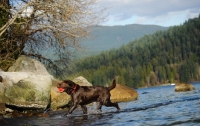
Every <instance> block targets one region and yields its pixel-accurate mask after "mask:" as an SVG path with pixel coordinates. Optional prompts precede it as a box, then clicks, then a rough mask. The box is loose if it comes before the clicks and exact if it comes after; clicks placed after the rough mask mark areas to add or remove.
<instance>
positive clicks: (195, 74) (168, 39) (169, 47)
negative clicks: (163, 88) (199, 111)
mask: <svg viewBox="0 0 200 126" xmlns="http://www.w3.org/2000/svg"><path fill="white" fill-rule="evenodd" d="M138 31H139V30H138ZM69 68H70V69H68V70H70V71H69V72H65V74H66V76H67V75H68V76H72V77H73V76H84V77H85V78H87V80H88V81H89V82H91V83H92V84H93V85H99V84H110V83H111V81H112V79H113V78H114V77H115V78H117V80H118V83H121V84H126V85H128V86H130V87H134V88H138V87H149V86H155V85H161V84H169V83H180V82H183V83H191V82H197V81H200V15H199V17H198V18H194V19H189V20H188V21H186V22H185V23H184V24H183V25H180V26H174V27H170V28H169V29H168V30H166V31H158V32H156V33H154V34H152V35H146V36H143V37H141V38H140V39H137V40H134V41H132V42H130V43H128V44H126V45H123V46H121V47H120V48H118V49H112V50H109V51H105V52H103V53H101V54H100V55H97V56H92V57H87V58H84V59H80V60H77V62H73V64H71V66H70V67H69ZM68 73H69V74H68Z"/></svg>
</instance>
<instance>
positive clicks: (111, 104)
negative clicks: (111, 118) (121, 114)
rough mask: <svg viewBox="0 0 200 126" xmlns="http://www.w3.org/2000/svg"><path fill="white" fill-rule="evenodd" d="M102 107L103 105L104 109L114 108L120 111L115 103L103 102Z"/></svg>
mask: <svg viewBox="0 0 200 126" xmlns="http://www.w3.org/2000/svg"><path fill="white" fill-rule="evenodd" d="M104 105H105V106H106V107H115V108H117V111H119V110H120V108H119V106H118V104H117V103H112V102H111V101H107V102H105V103H104Z"/></svg>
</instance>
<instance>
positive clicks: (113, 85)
mask: <svg viewBox="0 0 200 126" xmlns="http://www.w3.org/2000/svg"><path fill="white" fill-rule="evenodd" d="M115 87H116V80H115V79H114V80H113V82H112V85H111V86H110V87H108V90H109V91H110V90H112V89H114V88H115Z"/></svg>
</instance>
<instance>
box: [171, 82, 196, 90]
mask: <svg viewBox="0 0 200 126" xmlns="http://www.w3.org/2000/svg"><path fill="white" fill-rule="evenodd" d="M192 90H195V88H194V86H193V85H192V84H184V83H178V84H176V85H175V91H176V92H185V91H192Z"/></svg>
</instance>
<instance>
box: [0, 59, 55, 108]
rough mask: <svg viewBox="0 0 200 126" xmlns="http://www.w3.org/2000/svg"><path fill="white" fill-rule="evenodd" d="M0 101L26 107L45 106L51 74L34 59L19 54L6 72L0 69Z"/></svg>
mask: <svg viewBox="0 0 200 126" xmlns="http://www.w3.org/2000/svg"><path fill="white" fill-rule="evenodd" d="M0 76H1V77H2V78H3V79H2V82H0V103H5V104H8V105H14V106H17V107H26V108H40V109H41V108H43V109H44V108H46V107H47V105H48V104H49V101H50V90H51V86H52V79H54V78H53V76H52V75H50V74H49V73H48V71H47V70H46V68H45V67H44V65H43V64H41V63H40V62H39V61H37V60H35V59H31V58H29V57H26V56H20V57H19V58H18V59H17V60H16V62H15V63H14V64H13V66H11V67H10V68H9V70H8V72H3V71H0Z"/></svg>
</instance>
